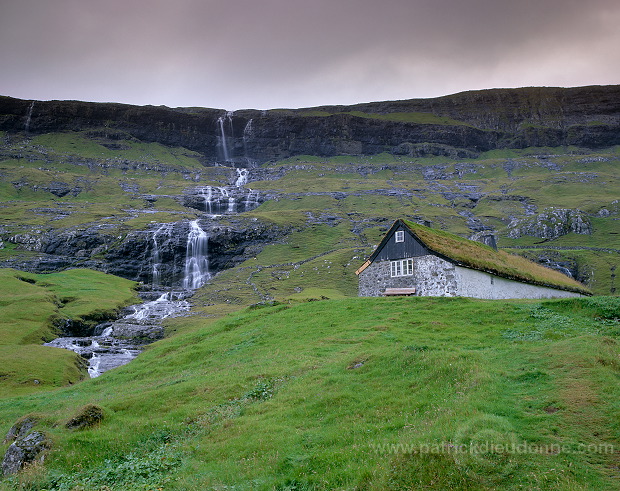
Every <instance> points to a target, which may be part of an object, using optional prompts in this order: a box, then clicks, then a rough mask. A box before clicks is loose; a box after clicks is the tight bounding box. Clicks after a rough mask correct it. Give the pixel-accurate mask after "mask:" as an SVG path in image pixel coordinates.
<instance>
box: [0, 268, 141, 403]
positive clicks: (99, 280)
mask: <svg viewBox="0 0 620 491" xmlns="http://www.w3.org/2000/svg"><path fill="white" fill-rule="evenodd" d="M133 286H134V283H133V282H131V281H127V280H124V279H122V278H118V277H115V276H111V275H106V274H104V273H99V272H97V271H89V270H77V269H72V270H68V271H64V272H59V273H50V274H31V273H25V272H21V271H16V270H11V269H0V299H1V300H0V359H1V360H2V366H1V367H0V391H1V392H0V393H1V397H7V396H9V395H16V394H24V393H30V392H38V391H42V390H50V389H52V388H55V387H62V386H65V385H67V384H71V383H75V382H77V381H79V380H81V379H83V378H84V377H85V376H86V370H85V366H84V362H83V360H82V359H81V358H80V357H79V356H77V355H76V354H75V353H72V352H70V351H67V350H63V349H58V348H50V347H46V346H41V344H42V343H43V342H45V341H51V340H52V339H54V338H56V337H58V334H59V326H60V325H62V323H63V322H64V320H65V319H72V320H74V321H77V322H82V323H86V324H88V323H92V324H93V325H95V324H97V323H98V322H101V321H102V320H103V319H106V318H110V317H112V316H114V315H115V313H116V312H118V310H119V309H120V308H121V307H123V306H126V305H128V304H130V303H135V302H136V301H137V299H136V295H135V292H134V290H133Z"/></svg>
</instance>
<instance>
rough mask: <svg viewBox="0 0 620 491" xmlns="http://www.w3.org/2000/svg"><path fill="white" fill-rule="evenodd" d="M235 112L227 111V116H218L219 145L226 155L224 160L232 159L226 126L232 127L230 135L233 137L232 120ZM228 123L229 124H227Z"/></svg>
mask: <svg viewBox="0 0 620 491" xmlns="http://www.w3.org/2000/svg"><path fill="white" fill-rule="evenodd" d="M232 117H233V113H232V111H227V112H226V116H220V117H219V118H217V125H218V128H219V135H218V145H219V146H220V147H221V149H222V153H223V155H224V161H226V162H230V161H231V155H230V154H231V152H230V147H229V145H228V139H227V138H226V126H229V128H230V136H231V138H232V137H233V121H232ZM226 123H228V124H226Z"/></svg>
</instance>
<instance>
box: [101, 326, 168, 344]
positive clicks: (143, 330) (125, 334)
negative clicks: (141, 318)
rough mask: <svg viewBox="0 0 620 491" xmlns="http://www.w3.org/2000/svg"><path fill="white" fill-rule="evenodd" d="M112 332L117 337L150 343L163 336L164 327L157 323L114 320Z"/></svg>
mask: <svg viewBox="0 0 620 491" xmlns="http://www.w3.org/2000/svg"><path fill="white" fill-rule="evenodd" d="M112 334H113V335H114V337H115V338H117V339H131V340H132V341H133V342H138V343H152V342H153V341H157V340H158V339H161V338H163V337H164V328H163V326H161V325H157V324H133V323H130V322H115V323H114V328H113V331H112Z"/></svg>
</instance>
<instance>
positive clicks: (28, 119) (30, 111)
mask: <svg viewBox="0 0 620 491" xmlns="http://www.w3.org/2000/svg"><path fill="white" fill-rule="evenodd" d="M33 109H34V101H32V104H30V107H29V108H28V115H27V116H26V124H25V125H24V130H25V131H26V133H28V131H29V130H30V120H31V119H32V110H33Z"/></svg>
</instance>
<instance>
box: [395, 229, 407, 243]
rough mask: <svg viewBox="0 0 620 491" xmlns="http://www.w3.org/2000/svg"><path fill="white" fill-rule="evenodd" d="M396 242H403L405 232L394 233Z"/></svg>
mask: <svg viewBox="0 0 620 491" xmlns="http://www.w3.org/2000/svg"><path fill="white" fill-rule="evenodd" d="M396 242H405V232H403V231H402V230H399V231H398V232H396Z"/></svg>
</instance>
